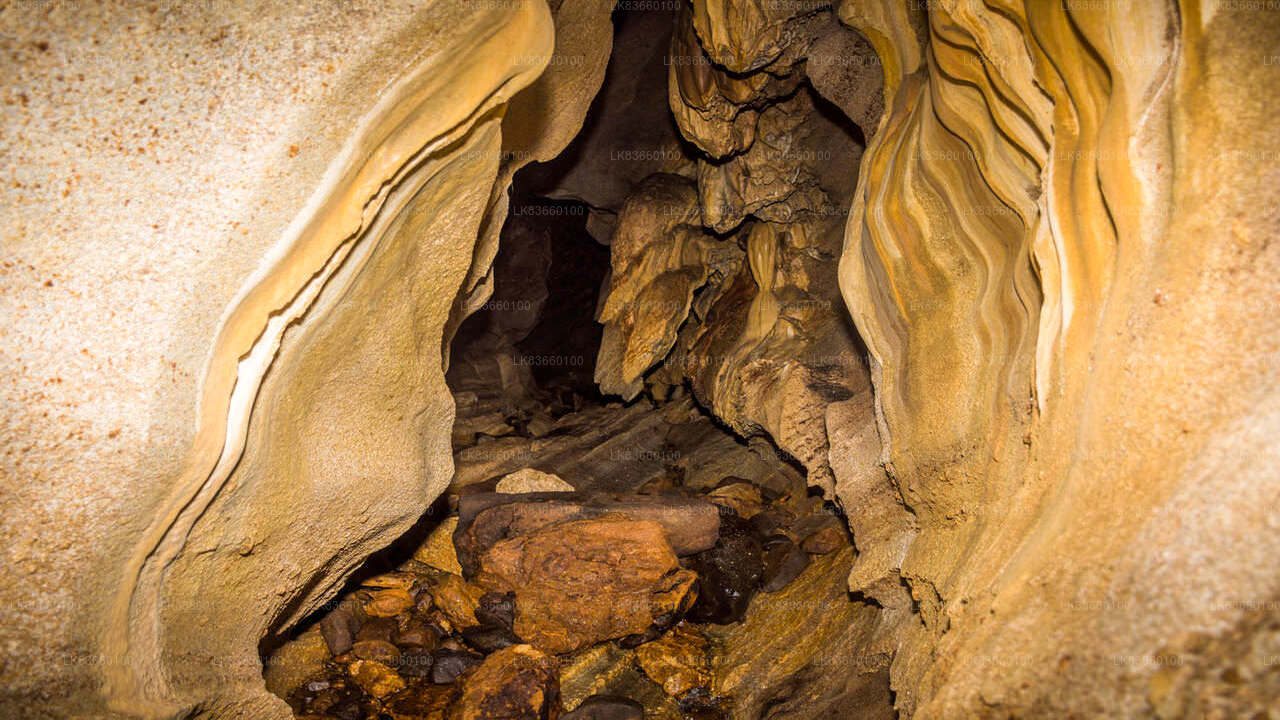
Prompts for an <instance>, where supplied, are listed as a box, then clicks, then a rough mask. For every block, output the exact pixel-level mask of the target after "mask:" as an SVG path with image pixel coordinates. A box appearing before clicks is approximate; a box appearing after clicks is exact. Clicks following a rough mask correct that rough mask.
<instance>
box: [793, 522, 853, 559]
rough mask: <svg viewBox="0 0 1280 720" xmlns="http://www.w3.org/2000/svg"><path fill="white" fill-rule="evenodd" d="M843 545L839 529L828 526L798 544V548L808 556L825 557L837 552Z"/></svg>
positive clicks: (843, 538) (843, 540)
mask: <svg viewBox="0 0 1280 720" xmlns="http://www.w3.org/2000/svg"><path fill="white" fill-rule="evenodd" d="M845 544H846V541H845V537H844V533H842V532H840V529H839V528H836V527H831V526H828V527H825V528H823V529H821V530H819V531H818V532H816V533H814V534H812V535H810V536H809V537H807V538H805V540H804V542H803V543H800V547H801V549H803V550H804V551H805V552H807V553H809V554H810V555H826V554H827V553H829V552H835V551H836V550H839V549H840V548H841V547H843V546H844V545H845Z"/></svg>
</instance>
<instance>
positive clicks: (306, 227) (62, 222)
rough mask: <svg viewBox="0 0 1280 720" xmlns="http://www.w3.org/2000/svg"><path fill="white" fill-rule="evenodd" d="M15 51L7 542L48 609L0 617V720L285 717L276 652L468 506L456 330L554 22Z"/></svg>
mask: <svg viewBox="0 0 1280 720" xmlns="http://www.w3.org/2000/svg"><path fill="white" fill-rule="evenodd" d="M0 26H3V32H0V38H3V39H2V40H0V46H3V58H4V59H3V60H0V64H3V71H0V78H3V80H2V81H0V84H3V85H4V88H3V91H2V94H3V95H4V97H5V98H6V103H5V105H4V108H5V109H4V112H3V125H4V132H3V135H4V136H5V138H7V139H10V138H11V139H13V140H14V141H13V142H6V143H5V146H4V148H3V150H0V153H2V154H3V158H4V162H3V165H4V166H5V167H9V168H16V169H17V170H15V172H17V173H18V174H17V175H14V176H13V177H8V176H6V179H5V181H4V182H3V183H0V205H2V206H3V207H4V208H5V212H4V213H3V217H4V220H3V224H4V229H3V232H2V233H0V234H2V235H3V240H2V242H3V245H4V255H5V258H6V260H5V262H6V268H13V269H15V271H16V272H18V273H19V275H20V276H21V277H19V276H14V275H10V276H9V279H8V280H7V281H6V282H5V286H6V288H7V290H6V305H7V306H8V307H23V308H25V309H24V310H22V311H20V312H18V313H17V314H16V315H13V316H11V317H10V318H8V319H6V321H5V322H3V323H0V346H3V347H5V348H9V349H11V350H12V351H13V352H12V353H10V354H8V355H7V360H6V367H7V368H9V371H7V373H6V374H7V376H8V378H7V381H6V382H5V383H4V384H3V388H4V389H3V390H0V394H2V395H3V397H2V398H0V408H3V411H2V412H3V414H4V420H3V423H0V424H3V426H4V427H5V428H7V431H6V433H5V436H4V439H3V443H4V446H5V449H6V453H5V457H6V458H13V457H15V456H14V455H13V454H12V453H10V452H8V451H9V450H11V449H14V448H24V450H22V453H21V457H22V466H21V468H19V467H17V466H14V465H7V467H6V470H5V471H0V486H2V487H3V490H2V491H0V492H3V494H4V495H5V497H6V503H5V508H4V510H3V516H4V517H3V522H2V523H0V536H3V537H4V538H5V539H6V541H11V542H7V543H6V544H8V545H10V546H12V547H24V548H29V550H28V551H27V552H26V554H25V557H23V558H22V559H21V561H20V562H16V563H4V567H5V576H6V578H5V579H6V582H5V583H4V586H5V587H6V588H15V589H16V588H23V587H26V588H42V590H40V591H39V592H32V591H30V590H26V591H22V592H16V590H15V593H16V594H12V595H10V594H4V602H3V603H0V607H3V608H4V610H3V611H0V615H2V617H3V622H0V647H4V648H7V649H6V650H5V651H4V655H5V657H4V659H3V660H4V661H3V662H0V715H3V716H6V717H10V716H11V717H18V716H31V715H45V716H51V717H65V716H68V715H76V716H89V715H92V716H103V717H105V716H107V715H109V714H121V715H130V716H153V717H172V716H179V715H187V714H190V713H191V712H194V711H195V710H194V709H195V708H232V707H234V708H236V711H235V712H237V713H239V714H241V715H243V716H245V717H256V718H286V717H289V716H290V714H291V713H290V712H289V710H288V708H287V707H286V706H285V705H284V703H283V702H282V701H281V700H280V699H279V698H277V697H275V696H273V695H271V694H269V693H268V692H267V691H266V689H265V688H264V687H263V682H262V677H261V671H260V660H259V658H258V649H257V648H258V643H259V642H260V641H261V640H262V638H264V637H266V636H267V635H269V634H272V633H274V632H278V631H284V630H285V629H286V628H287V627H288V626H289V625H291V624H292V623H295V622H296V621H298V620H299V619H301V618H303V617H305V616H306V615H308V614H309V613H311V612H313V611H315V610H317V609H318V608H319V607H320V606H321V605H322V604H323V603H324V602H325V601H327V600H328V599H329V596H330V595H332V593H334V592H336V591H337V589H338V588H340V587H341V586H342V584H343V581H344V579H345V577H346V576H347V574H349V573H350V572H351V571H352V570H354V569H355V568H356V567H357V566H358V565H359V564H360V563H361V562H363V560H364V558H365V557H366V556H367V555H368V554H369V553H370V552H372V551H374V550H376V549H379V548H382V547H385V546H386V545H387V544H388V543H390V542H391V541H392V540H394V539H395V538H396V537H397V536H399V535H400V534H401V533H402V532H404V531H405V530H406V529H408V528H409V527H410V526H411V525H412V523H413V522H414V521H415V519H416V518H417V517H419V516H420V514H421V513H422V511H423V510H424V509H425V507H426V506H427V504H428V503H429V502H430V501H431V499H432V498H434V497H435V496H436V495H437V494H438V493H439V492H440V491H441V489H442V488H443V487H444V486H445V484H446V483H447V482H448V479H449V475H450V473H451V462H450V448H449V443H448V436H449V429H450V421H451V416H452V400H451V399H450V397H449V394H448V391H447V388H446V387H445V384H444V378H443V375H442V373H441V367H442V364H443V363H442V336H443V328H444V326H445V323H446V320H447V318H448V316H449V314H450V312H451V310H452V305H453V299H454V297H455V295H456V293H457V291H458V289H459V288H460V286H461V284H462V282H463V278H464V276H465V274H466V273H467V270H468V268H469V266H470V265H471V261H472V249H473V246H474V243H475V240H476V238H477V236H478V234H479V233H480V218H481V215H482V214H483V212H484V209H485V206H486V204H487V202H488V199H489V197H490V196H491V195H492V193H493V185H494V182H495V178H496V174H497V167H498V162H499V155H500V152H501V132H500V125H501V123H502V121H503V117H502V111H503V108H504V107H505V105H506V103H507V101H508V100H509V99H510V98H511V97H512V96H513V95H514V94H515V93H517V92H518V91H519V90H520V89H521V88H523V87H525V86H527V85H529V84H530V83H531V82H533V80H534V79H535V78H536V77H537V76H538V74H539V73H540V72H541V70H542V68H543V67H544V66H545V64H546V63H547V62H548V60H549V58H550V55H551V52H552V47H553V29H552V22H551V16H550V14H549V13H548V11H547V8H546V5H545V3H543V2H535V1H533V0H530V1H529V2H510V3H488V4H474V3H465V2H458V1H456V0H442V1H440V2H430V3H415V4H405V5H398V6H396V7H394V8H392V7H389V6H386V5H385V4H383V3H376V2H364V1H363V0H356V1H355V2H346V1H343V2H330V1H328V0H321V1H320V2H317V3H310V4H307V5H306V6H302V5H289V4H283V5H282V4H279V3H274V2H265V1H260V0H248V1H246V2H237V3H220V4H214V5H210V4H208V3H191V4H180V5H177V6H174V7H172V8H169V9H167V10H166V11H165V12H162V13H153V12H151V11H150V10H148V9H147V8H146V7H145V6H144V5H143V4H141V3H138V2H133V1H132V0H111V1H109V2H101V3H94V4H92V5H91V6H89V5H86V6H84V7H79V6H77V7H75V8H70V7H69V6H68V7H63V8H61V9H59V8H56V7H53V6H50V5H48V4H40V3H19V4H14V5H9V6H6V7H5V9H4V11H3V12H2V13H0ZM126 28H127V29H126ZM42 48H47V49H49V51H47V52H46V51H45V50H44V49H42ZM229 48H236V50H235V51H234V52H232V53H230V54H228V49H229ZM69 58H74V59H75V60H74V64H75V66H76V67H75V68H74V69H72V68H70V67H69V66H68V65H67V64H66V63H67V62H68V61H69V60H68V59H69ZM246 68H252V71H251V72H249V71H246ZM19 95H21V102H19V101H18V100H17V98H18V96H19ZM64 191H65V193H64ZM126 238H127V240H125V239H126ZM424 238H429V240H424ZM10 263H16V264H10ZM6 272H9V271H8V270H6ZM371 308H377V311H376V312H373V313H372V314H371ZM54 318H58V320H57V321H54V320H53V319H54ZM393 358H394V360H392V359H393ZM52 378H57V381H56V382H51V379H52ZM408 378H412V379H413V380H412V386H413V389H412V391H411V392H407V391H406V385H405V383H406V379H408ZM6 463H9V461H8V460H6ZM37 478H38V481H36V479H37ZM86 507H93V508H94V510H93V512H86V511H85V508H86ZM18 508H22V510H21V511H19V510H18ZM286 527H287V528H289V529H288V530H286V529H285V528H286ZM54 588H57V590H56V591H55V590H54ZM0 592H3V591H0ZM51 593H52V594H51ZM51 597H59V598H62V599H60V600H57V601H56V602H48V599H49V598H51ZM94 658H106V659H108V661H107V662H88V660H91V659H94ZM108 708H110V711H108Z"/></svg>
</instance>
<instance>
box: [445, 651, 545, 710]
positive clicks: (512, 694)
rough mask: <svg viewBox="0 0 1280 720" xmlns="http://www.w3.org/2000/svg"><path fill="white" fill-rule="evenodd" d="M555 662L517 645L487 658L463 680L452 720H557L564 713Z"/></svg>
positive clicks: (453, 708)
mask: <svg viewBox="0 0 1280 720" xmlns="http://www.w3.org/2000/svg"><path fill="white" fill-rule="evenodd" d="M556 670H557V668H556V661H555V658H553V657H551V656H549V655H545V654H543V653H541V652H538V651H537V650H535V649H533V648H532V647H529V646H528V645H513V646H511V647H509V648H506V649H505V650H499V651H498V652H495V653H493V654H492V655H490V656H488V657H486V658H485V660H484V662H483V663H481V664H480V666H479V667H477V668H476V669H475V670H473V671H472V672H470V673H468V674H467V675H466V676H465V677H464V679H463V680H462V693H461V695H460V696H459V698H458V702H457V704H455V705H454V706H453V707H452V708H450V710H449V714H448V716H447V717H448V720H554V718H556V717H557V716H558V715H559V711H560V693H559V685H558V677H557V672H556Z"/></svg>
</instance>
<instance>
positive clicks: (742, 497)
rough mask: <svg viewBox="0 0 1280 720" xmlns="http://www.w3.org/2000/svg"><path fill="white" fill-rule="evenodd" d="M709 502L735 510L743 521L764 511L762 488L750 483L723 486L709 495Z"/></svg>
mask: <svg viewBox="0 0 1280 720" xmlns="http://www.w3.org/2000/svg"><path fill="white" fill-rule="evenodd" d="M707 500H710V501H711V502H713V503H715V504H716V505H719V506H721V507H727V508H729V509H731V510H733V511H734V512H735V513H737V514H738V517H740V518H742V519H743V520H750V519H751V518H753V517H755V516H756V515H758V514H759V513H760V512H761V511H762V510H764V498H762V497H761V496H760V488H758V487H756V486H755V485H752V484H751V483H748V482H735V483H730V484H728V485H722V486H720V487H718V488H716V489H715V490H712V491H711V492H709V493H707Z"/></svg>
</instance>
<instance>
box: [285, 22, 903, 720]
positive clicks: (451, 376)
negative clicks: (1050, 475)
mask: <svg viewBox="0 0 1280 720" xmlns="http://www.w3.org/2000/svg"><path fill="white" fill-rule="evenodd" d="M827 14H828V15H829V12H828V13H827ZM820 15H821V14H820ZM830 20H831V19H830V17H827V16H826V15H823V16H822V17H820V18H817V19H815V20H813V21H812V22H811V23H810V25H812V27H809V26H806V27H808V29H807V30H806V32H809V33H810V34H811V36H812V37H810V41H811V42H812V41H816V40H817V39H818V38H821V37H828V36H830V35H832V34H833V33H836V34H840V35H841V36H842V37H841V38H837V40H840V41H843V42H854V41H856V40H858V38H856V37H853V36H852V35H851V34H850V33H848V32H847V31H846V30H843V29H841V28H840V26H838V25H834V24H832V23H831V22H830ZM689 22H690V20H689V18H688V15H687V12H683V13H682V12H661V11H655V12H647V13H634V12H622V11H619V12H615V14H614V25H615V34H614V43H613V56H612V59H611V61H610V64H609V68H608V71H607V73H606V76H605V79H604V82H603V86H602V89H601V91H600V92H599V93H598V94H597V96H596V98H595V100H594V102H593V103H592V105H591V108H590V111H589V112H588V114H587V117H586V119H585V121H584V123H583V129H582V131H581V132H580V133H579V134H578V136H577V138H576V139H575V140H574V141H573V142H572V143H571V144H570V145H569V146H568V148H567V149H566V150H565V151H564V152H563V153H561V155H560V156H559V157H558V158H556V159H555V160H554V161H551V162H547V163H540V164H539V163H535V164H532V165H530V166H528V167H526V168H525V169H523V170H521V171H520V172H518V173H516V174H515V176H514V178H513V182H512V185H511V189H510V204H509V207H508V211H507V214H506V220H505V223H504V225H503V226H502V230H501V233H500V238H499V243H498V251H497V254H496V257H495V259H494V262H493V264H492V274H491V281H492V292H491V294H490V295H489V297H488V298H487V300H486V301H485V302H484V303H483V305H481V306H480V307H479V308H478V309H477V310H476V311H475V312H474V313H473V314H471V315H470V316H469V317H467V318H466V319H465V320H464V321H463V322H462V323H461V324H460V326H459V327H458V329H457V332H456V334H455V335H454V337H453V341H452V352H451V356H450V359H449V363H448V371H447V376H446V377H447V380H448V384H449V388H450V391H451V392H452V394H453V398H454V402H455V406H456V413H457V414H456V419H455V422H454V427H453V433H452V444H453V451H454V466H455V470H454V476H453V480H452V482H451V484H450V485H449V488H448V489H447V491H446V492H445V495H444V496H443V497H442V498H441V499H440V500H439V501H437V503H436V504H435V505H434V506H433V508H432V510H431V511H430V512H429V513H428V514H427V515H426V516H424V518H423V520H422V521H420V522H419V524H418V526H417V527H415V529H414V530H413V531H412V532H411V533H409V534H408V535H406V536H405V537H404V538H402V539H401V541H400V542H398V543H396V545H395V546H393V547H392V548H389V549H388V550H387V551H385V552H383V553H379V554H378V555H376V556H375V557H374V558H372V559H371V560H370V562H369V563H368V564H367V565H366V567H365V568H364V569H363V570H361V571H360V572H358V573H356V575H355V576H354V577H353V579H352V581H351V583H350V585H349V587H348V589H347V590H346V591H345V592H344V593H343V594H342V595H340V597H339V598H338V599H336V600H335V601H334V602H331V603H330V604H329V605H328V606H326V608H325V609H324V610H323V611H322V612H321V613H318V614H317V615H316V616H315V617H313V618H312V619H311V621H310V622H309V623H306V624H304V628H303V629H302V630H301V631H300V632H297V633H295V634H294V636H293V637H292V639H290V640H289V641H288V642H285V643H273V644H271V645H270V647H269V654H270V657H269V658H267V659H266V661H265V666H266V668H267V673H266V678H267V683H268V687H269V688H270V689H271V690H272V691H273V692H275V693H277V694H278V695H279V696H281V697H283V698H285V699H286V700H287V701H288V702H289V704H290V706H291V707H292V708H293V710H294V711H295V713H296V714H297V715H298V716H299V717H309V718H310V717H314V718H340V719H342V720H356V719H357V718H371V719H372V718H383V717H392V718H397V719H400V718H436V717H450V718H452V717H477V718H479V717H490V715H486V714H483V713H481V714H473V715H467V714H466V712H470V711H468V710H466V708H473V709H474V707H476V706H477V704H479V705H481V706H486V707H487V706H489V705H492V706H494V707H496V706H497V705H501V706H502V707H503V708H506V710H505V711H504V712H507V713H508V714H503V715H501V717H504V718H508V717H509V718H517V717H518V718H528V719H529V720H539V719H541V718H555V717H558V716H560V713H562V712H566V713H567V714H565V715H563V717H564V718H567V719H569V720H583V719H596V720H602V719H606V718H607V719H610V720H624V719H631V720H640V719H641V718H663V719H671V720H679V719H685V718H688V719H695V718H696V719H707V720H711V719H716V718H722V719H724V720H729V719H731V718H732V719H733V720H739V719H744V720H745V719H750V720H755V719H756V718H766V717H768V718H832V717H840V718H881V717H895V713H894V710H893V697H892V693H891V692H890V688H889V679H888V669H887V662H886V661H885V659H884V658H883V657H873V658H871V659H868V658H867V657H866V655H865V652H864V649H865V646H866V645H867V644H868V637H869V632H870V628H873V627H874V626H875V624H876V619H877V616H878V613H879V612H880V611H881V608H880V607H879V605H878V604H877V603H876V602H874V601H873V600H871V599H868V598H865V597H855V596H853V595H852V594H850V593H849V592H848V590H847V578H848V576H849V573H850V570H851V566H852V562H853V558H854V555H855V553H854V549H853V546H852V539H851V536H850V534H849V530H848V527H847V524H846V519H845V518H844V515H843V510H842V508H841V507H840V504H839V502H838V501H837V500H836V498H835V497H834V496H832V495H826V496H824V492H823V485H824V484H825V485H826V487H827V488H828V489H829V488H830V482H829V479H830V475H831V469H830V468H829V467H828V465H827V463H826V458H825V452H826V448H825V444H826V436H825V434H824V433H822V432H821V431H818V434H815V431H814V428H815V427H816V426H815V425H814V421H815V420H818V421H819V424H821V413H823V412H825V408H826V406H827V405H828V404H829V403H832V402H843V401H848V400H850V398H853V397H855V395H857V394H858V393H859V392H860V391H865V388H866V369H865V363H864V361H863V359H862V358H863V355H864V353H865V350H864V349H863V347H862V345H861V342H860V340H859V339H858V338H857V336H856V333H855V332H854V331H853V329H852V326H851V324H850V323H849V321H848V318H847V316H846V315H845V314H844V312H843V310H842V305H841V303H840V300H839V293H838V288H837V284H836V281H835V260H836V257H837V253H838V247H839V240H840V236H841V233H840V230H841V227H842V225H841V215H842V213H841V212H840V211H839V205H838V203H837V202H836V200H835V199H836V198H842V197H847V196H848V194H849V193H850V192H851V190H852V185H853V182H854V180H855V179H856V169H857V159H858V157H859V154H860V150H861V148H862V146H863V145H865V137H864V134H863V132H862V130H861V129H860V128H859V126H858V125H857V124H856V123H855V122H854V121H853V119H851V118H850V116H849V115H847V114H846V113H845V111H843V110H841V109H840V107H838V106H837V105H836V104H834V103H833V102H832V101H831V100H829V99H826V98H824V97H823V96H822V95H821V94H820V93H818V92H817V91H816V90H815V88H814V83H813V82H812V81H811V79H810V78H808V77H807V76H806V75H805V72H804V65H803V61H802V60H801V59H800V58H799V56H797V57H793V58H790V59H789V60H784V61H782V62H781V64H779V65H776V66H774V67H773V70H772V71H771V72H773V73H774V74H768V73H765V74H763V75H757V76H755V77H745V76H743V75H742V74H740V73H739V74H732V73H724V72H723V71H713V70H711V65H710V64H704V63H702V62H693V60H696V59H699V58H701V59H705V55H704V54H702V52H701V51H700V50H698V49H697V40H696V38H695V37H693V36H692V35H691V34H690V33H691V29H690V27H689ZM673 67H674V68H677V70H678V72H676V73H675V74H672V68H673ZM783 68H786V69H788V72H787V73H785V74H782V75H781V77H782V79H781V80H780V79H779V77H780V76H779V75H778V73H780V72H781V69H783ZM716 72H721V73H722V74H721V75H719V77H718V78H717V77H716V76H715V74H714V73H716ZM708 73H711V74H710V75H709V74H708ZM761 81H764V82H766V83H773V85H772V86H770V89H769V90H768V91H767V92H765V93H763V94H762V95H760V97H757V98H756V99H754V100H751V101H749V102H746V101H744V104H743V106H742V107H740V108H738V109H737V110H736V112H739V113H742V114H744V115H750V116H752V118H753V119H756V120H758V122H757V125H758V127H757V128H756V129H755V132H756V133H757V134H759V138H757V139H756V140H755V142H754V144H753V143H752V142H751V141H750V140H743V139H741V138H740V139H739V140H737V141H735V142H741V143H743V144H744V145H746V146H750V147H755V148H758V150H753V151H749V152H748V151H747V148H746V147H743V148H712V149H711V150H708V148H706V147H705V146H704V145H703V144H702V143H699V142H696V140H697V137H696V133H693V134H694V135H695V138H694V139H695V142H691V141H690V140H689V138H688V137H687V136H688V135H690V134H691V133H690V131H689V130H688V127H685V126H682V125H681V124H680V123H681V120H682V119H683V122H684V123H685V124H686V126H687V125H688V124H690V123H693V124H694V125H695V126H696V124H697V123H698V122H704V121H706V118H705V117H704V118H703V120H701V121H695V119H694V118H695V117H701V116H699V115H698V113H700V112H703V111H702V110H700V109H699V106H698V105H697V103H696V102H695V103H694V104H693V105H683V104H681V105H677V106H676V107H677V108H683V110H684V112H685V115H683V116H681V115H680V114H679V112H675V113H673V110H672V107H671V105H670V103H669V99H668V95H669V83H677V84H680V83H684V84H680V85H679V86H680V87H681V88H684V87H685V85H688V84H689V83H692V85H690V87H694V88H696V87H698V86H699V85H698V84H699V83H703V84H704V85H705V83H707V82H712V83H714V82H720V83H722V84H724V85H726V89H727V88H728V86H731V85H732V84H733V83H744V82H745V83H748V84H754V85H755V86H756V87H760V86H761V85H760V83H761ZM872 95H873V94H868V95H867V96H868V97H871V96H872ZM836 97H837V99H840V100H844V101H845V102H846V105H847V104H848V102H849V101H850V100H849V97H847V93H846V94H844V95H841V94H838V93H837V94H836ZM704 105H705V103H704ZM689 113H692V114H689ZM859 119H864V118H863V117H862V116H859ZM714 122H723V120H716V121H713V125H714ZM728 122H729V124H730V125H733V124H734V123H735V122H737V121H734V120H733V119H732V118H728ZM682 127H684V132H683V134H682ZM700 131H701V132H707V131H708V130H707V128H706V127H702V128H701V130H700ZM709 132H710V133H711V135H712V136H715V137H719V135H717V133H720V132H729V134H730V135H732V134H733V131H732V130H729V129H728V128H721V129H720V130H716V129H714V128H712V129H711V130H710V131H709ZM864 395H865V393H864ZM779 406H785V407H786V408H787V410H786V411H784V412H783V413H782V414H781V415H779V413H778V412H776V410H769V408H770V407H774V408H776V407H779ZM862 418H863V419H862V422H864V423H865V422H870V421H869V414H864V415H863V416H862ZM276 645H278V646H279V647H278V648H277V647H276ZM264 651H268V646H267V645H264ZM485 703H488V704H489V705H485ZM495 704H496V705H495ZM459 708H463V710H459ZM459 713H462V714H459ZM494 717H497V716H494Z"/></svg>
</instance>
